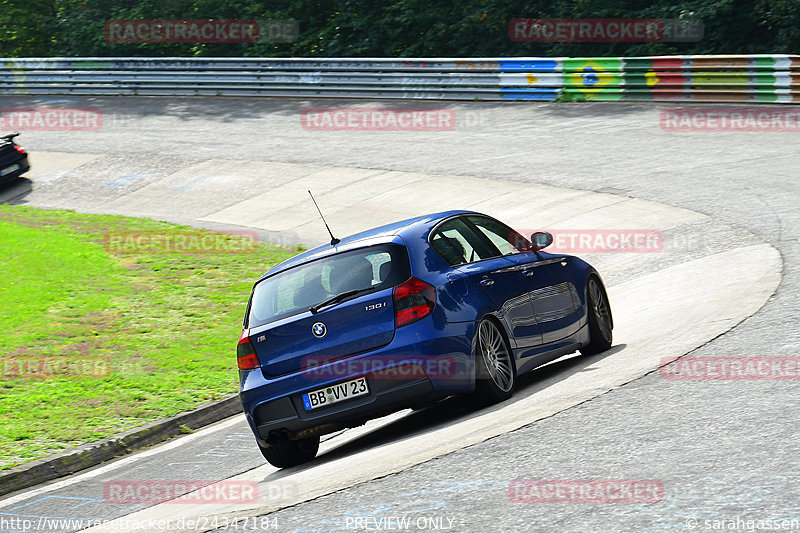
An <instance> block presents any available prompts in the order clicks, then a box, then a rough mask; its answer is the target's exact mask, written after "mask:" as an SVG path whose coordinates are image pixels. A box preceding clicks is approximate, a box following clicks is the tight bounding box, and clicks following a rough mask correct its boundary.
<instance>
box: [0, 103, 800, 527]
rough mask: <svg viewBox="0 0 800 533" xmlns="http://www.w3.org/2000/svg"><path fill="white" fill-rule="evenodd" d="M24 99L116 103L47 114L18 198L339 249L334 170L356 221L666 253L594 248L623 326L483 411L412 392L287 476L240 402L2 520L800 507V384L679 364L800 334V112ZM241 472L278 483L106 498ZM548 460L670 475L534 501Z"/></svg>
mask: <svg viewBox="0 0 800 533" xmlns="http://www.w3.org/2000/svg"><path fill="white" fill-rule="evenodd" d="M4 104H5V105H7V106H9V107H20V108H21V107H34V106H42V105H52V106H68V107H95V108H98V109H100V110H102V113H103V127H102V129H100V130H98V131H89V132H33V131H31V132H25V133H23V135H22V136H21V137H20V139H19V141H20V143H21V144H23V145H25V146H26V147H27V148H28V149H29V151H30V152H31V162H32V163H33V165H34V167H33V170H32V172H31V173H30V174H29V175H28V177H29V178H30V179H31V180H32V181H33V186H32V190H31V191H30V192H29V193H26V194H24V195H23V196H21V197H20V198H19V199H18V200H17V201H18V202H20V203H28V204H30V205H34V206H41V207H57V208H70V209H76V210H80V211H86V212H104V213H120V214H129V215H134V216H149V217H153V218H159V219H165V220H172V221H177V222H184V223H186V222H188V223H192V224H194V225H198V226H204V227H210V228H232V227H253V228H257V229H259V235H260V236H261V237H262V238H265V239H269V240H272V241H275V242H282V243H291V244H294V243H297V242H302V243H304V244H316V243H320V242H324V241H325V237H326V234H325V233H324V226H322V225H321V222H320V221H319V219H318V217H317V216H316V214H315V211H314V208H313V205H311V204H310V203H309V202H308V201H307V200H306V196H305V189H306V188H311V189H312V190H313V191H315V195H316V197H317V200H318V202H319V203H320V206H321V207H322V208H323V210H324V211H325V212H326V216H327V217H328V222H329V224H330V225H331V227H332V229H333V230H334V232H335V233H340V234H342V235H343V234H347V233H352V232H354V231H357V230H358V229H365V228H368V227H372V226H375V225H378V224H380V223H382V222H386V221H389V220H396V219H399V218H404V217H407V216H412V215H414V214H418V213H423V212H431V211H437V210H442V209H447V208H454V207H461V208H472V209H476V210H480V211H484V212H487V213H488V214H491V215H494V216H497V217H499V218H500V219H502V220H504V221H507V222H510V223H511V224H512V225H513V226H515V227H516V228H517V229H520V230H523V229H527V230H534V229H561V228H571V229H581V228H583V229H590V228H600V229H612V230H624V229H627V230H632V229H640V230H643V229H650V230H653V229H654V230H658V231H660V232H661V234H662V235H663V248H661V249H659V250H658V251H657V252H655V253H597V254H580V255H582V256H584V257H586V259H588V260H589V261H590V262H592V263H593V264H595V265H596V266H597V268H598V269H599V271H600V272H601V274H603V276H604V279H605V281H606V283H607V285H608V286H609V293H610V299H611V304H612V308H613V311H614V317H615V326H616V327H615V346H614V347H613V348H612V349H611V350H609V351H608V352H606V353H603V354H599V355H597V356H594V357H592V358H581V357H577V356H569V357H566V358H563V359H561V360H559V361H558V362H556V363H554V364H551V365H548V366H547V367H544V368H541V369H539V370H537V371H535V372H534V373H532V374H530V375H528V376H526V377H524V378H523V379H522V380H521V382H520V384H519V389H518V391H517V393H516V395H515V396H514V398H512V400H510V401H509V402H506V403H504V404H501V405H498V406H495V407H492V408H488V409H484V410H480V411H472V410H470V409H468V408H466V407H465V406H463V404H462V402H460V401H458V400H457V399H451V400H448V401H446V402H443V403H442V404H440V405H437V406H435V407H432V408H429V409H426V410H423V411H416V412H404V413H398V414H396V415H393V416H391V417H387V418H386V419H382V420H378V421H374V422H371V423H369V424H367V425H366V426H364V427H362V428H357V429H355V430H349V431H345V432H342V433H340V434H336V435H333V436H330V437H329V438H327V439H326V440H325V442H324V443H323V446H322V448H321V452H320V455H319V456H318V458H317V459H316V460H315V461H313V462H312V463H310V464H308V465H305V466H303V467H299V468H294V469H289V470H285V471H277V470H276V469H274V468H272V467H270V466H269V465H267V464H266V463H265V462H264V460H263V459H262V458H261V456H260V454H259V452H258V451H257V449H256V447H255V445H254V443H253V442H252V436H251V435H250V433H249V430H248V429H247V428H246V425H245V423H244V421H243V418H242V417H234V418H232V419H229V420H226V421H223V422H220V423H218V424H215V425H214V426H211V427H209V428H206V429H204V430H202V431H199V432H197V433H195V434H192V435H189V436H185V437H181V438H178V439H175V440H173V441H171V442H169V443H166V444H164V445H161V446H158V447H155V448H152V449H150V450H148V451H145V452H142V453H138V454H134V455H131V456H128V457H124V458H121V459H118V460H116V461H113V462H110V463H108V464H106V465H102V466H99V467H97V468H95V469H92V470H89V471H86V472H82V473H79V474H76V475H74V476H72V477H70V478H65V479H62V480H59V481H56V482H54V483H51V484H48V485H45V486H42V487H37V488H34V489H30V490H27V491H23V492H21V493H18V494H14V495H11V496H9V497H6V498H4V499H2V500H0V531H14V532H16V531H23V530H24V529H25V528H23V527H22V526H21V525H20V523H19V522H14V523H11V522H5V523H3V522H2V520H3V519H6V520H11V519H19V520H23V519H25V520H30V521H31V522H30V524H29V525H31V524H32V526H31V527H29V528H28V530H33V529H34V528H35V527H37V526H42V525H44V526H46V527H38V530H46V531H75V530H78V529H83V528H85V527H87V526H88V525H90V522H88V521H89V520H111V519H115V518H122V517H124V518H125V519H127V520H129V522H127V523H126V526H125V527H124V529H126V530H134V529H138V530H141V531H159V530H161V531H163V530H164V528H163V527H162V528H159V527H157V526H154V525H153V522H150V521H158V520H165V521H172V523H171V526H172V528H173V529H172V530H173V531H175V530H186V531H206V530H214V529H219V530H222V529H254V526H258V527H255V529H264V530H276V531H348V530H350V531H366V530H370V531H380V530H383V531H386V530H403V529H407V530H412V531H415V530H426V531H427V530H437V529H438V530H450V531H543V532H550V531H565V532H567V531H587V532H594V531H597V532H607V531H608V532H610V531H647V532H650V531H652V532H659V531H707V530H714V529H717V530H719V529H724V528H723V527H719V524H720V523H723V522H724V521H725V520H732V521H733V522H734V523H736V521H737V520H739V521H740V522H741V524H743V525H741V526H740V527H739V528H738V529H740V530H741V529H746V524H747V523H748V522H747V521H753V523H755V522H757V521H774V520H783V519H787V520H789V521H791V520H792V519H794V520H795V521H797V520H800V503H798V502H800V488H798V487H800V484H798V477H799V476H800V471H799V470H798V466H797V457H798V453H797V452H798V449H799V448H800V445H798V443H797V439H796V427H797V420H798V415H799V414H800V406H799V405H798V394H797V392H798V387H797V379H796V378H795V379H780V380H778V379H771V380H700V381H694V380H670V379H665V378H664V376H663V374H662V373H660V372H659V371H658V370H657V369H658V367H659V365H661V364H663V361H664V358H673V357H678V356H683V355H685V354H689V353H691V355H692V356H699V355H703V356H726V357H754V356H771V357H772V356H793V357H796V356H797V355H798V354H797V348H798V347H799V346H800V333H798V332H797V328H796V325H797V324H798V322H800V312H799V311H798V305H797V303H796V302H797V299H798V296H800V284H798V227H800V224H799V222H800V209H798V207H797V205H796V204H797V202H798V200H800V186H799V185H798V184H797V180H796V177H797V170H796V165H795V164H793V163H795V160H796V158H797V155H798V149H797V146H798V143H797V138H796V136H797V133H793V132H704V131H696V132H674V131H665V130H663V129H662V128H661V125H660V120H659V118H660V111H661V109H673V108H671V107H669V106H655V105H632V104H609V105H605V104H520V103H507V104H491V105H489V104H481V103H472V104H448V103H438V104H424V105H421V104H413V105H411V104H398V105H397V106H395V105H394V104H393V107H404V106H408V107H417V108H418V107H421V106H431V107H434V106H436V107H446V108H448V109H452V110H453V111H454V113H455V117H456V126H455V128H453V129H452V130H448V131H397V132H364V131H360V132H341V131H313V130H308V129H305V128H304V127H303V126H302V124H301V119H300V114H301V111H302V110H303V109H306V108H308V107H312V106H313V107H322V106H324V107H336V106H351V107H352V106H365V105H367V104H357V103H353V102H339V101H325V102H324V103H319V102H314V103H311V102H306V101H295V100H282V99H281V100H279V99H275V100H265V99H234V98H231V99H225V98H220V99H201V98H197V99H185V100H170V99H160V98H124V99H113V98H106V99H79V100H76V99H67V100H63V101H58V100H54V99H43V98H40V99H37V98H22V97H20V98H7V99H4ZM375 105H378V104H375ZM767 109H769V108H767ZM782 109H784V108H782ZM242 305H244V302H243V303H242ZM232 350H233V348H232ZM231 353H232V354H233V351H232V352H231ZM232 360H233V356H232ZM230 478H235V479H238V480H242V481H252V482H256V483H258V487H259V498H258V501H256V502H250V503H244V504H243V503H238V504H194V505H186V504H174V503H163V504H159V505H153V506H148V505H143V504H138V505H129V504H115V503H107V502H106V500H105V498H104V493H103V487H104V484H105V483H106V482H109V481H119V480H156V479H170V480H190V479H195V480H225V479H230ZM525 479H546V480H603V479H610V480H620V479H624V480H651V481H654V482H657V483H658V484H659V486H660V487H662V494H661V495H660V497H659V498H658V501H656V502H651V503H642V502H611V503H597V502H595V503H582V502H574V501H573V502H568V501H560V502H558V503H543V502H531V501H526V502H519V501H514V498H513V491H510V485H511V484H512V482H513V481H514V480H525ZM255 517H266V518H260V519H259V520H258V521H256V520H255ZM198 518H199V520H198ZM58 520H67V521H66V522H58ZM68 520H72V522H69V521H68ZM134 520H135V521H137V522H134ZM181 520H182V521H181ZM188 520H195V522H193V523H191V524H189V522H187V521H188ZM248 520H249V521H248ZM234 521H237V523H238V526H237V527H235V528H234V527H231V526H230V525H229V526H228V527H224V526H225V524H231V523H232V522H234ZM715 524H716V525H717V527H716V528H715V527H714V526H715ZM99 529H104V530H106V531H110V530H119V529H120V527H119V523H117V524H114V523H111V524H107V525H106V526H105V527H104V528H102V527H94V528H92V530H99ZM728 529H731V528H728ZM795 529H800V525H795Z"/></svg>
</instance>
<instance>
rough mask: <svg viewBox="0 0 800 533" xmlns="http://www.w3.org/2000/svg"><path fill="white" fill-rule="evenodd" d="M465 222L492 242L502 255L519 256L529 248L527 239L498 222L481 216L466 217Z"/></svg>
mask: <svg viewBox="0 0 800 533" xmlns="http://www.w3.org/2000/svg"><path fill="white" fill-rule="evenodd" d="M467 220H469V221H470V222H471V223H472V224H474V225H475V227H477V228H478V230H479V231H480V232H481V233H483V234H484V235H485V236H486V238H488V239H489V240H490V241H492V244H494V245H495V246H496V247H497V249H498V250H500V252H501V253H502V254H503V255H514V254H520V253H523V252H525V251H527V250H530V248H531V244H530V242H529V241H528V239H526V238H525V237H523V236H522V235H520V234H519V233H518V232H516V231H514V230H513V229H511V228H509V227H508V226H506V225H505V224H503V223H502V222H500V221H498V220H495V219H493V218H489V217H482V216H468V217H467Z"/></svg>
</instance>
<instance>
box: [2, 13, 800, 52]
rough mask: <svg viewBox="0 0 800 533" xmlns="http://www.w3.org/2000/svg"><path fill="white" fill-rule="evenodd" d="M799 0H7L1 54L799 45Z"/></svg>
mask: <svg viewBox="0 0 800 533" xmlns="http://www.w3.org/2000/svg"><path fill="white" fill-rule="evenodd" d="M514 18H660V19H682V20H694V21H701V22H702V23H703V25H704V27H705V35H704V38H703V39H702V40H700V41H698V42H688V43H667V42H658V43H619V42H618V43H522V42H514V41H512V40H511V38H510V37H509V33H508V25H509V21H510V20H511V19H514ZM113 19H126V20H128V19H150V20H152V19H228V20H230V19H271V20H276V19H277V20H281V19H293V20H295V21H297V24H298V26H299V29H300V34H299V36H298V37H297V39H296V40H295V41H294V42H291V43H272V42H268V41H263V40H262V41H260V42H255V43H244V44H235V43H188V44H186V43H183V44H182V43H169V44H161V43H158V44H157V43H143V44H124V43H112V42H108V41H107V40H106V38H105V36H104V33H103V28H104V24H105V22H106V21H108V20H113ZM798 47H800V0H650V1H645V0H439V1H438V2H432V1H430V0H385V1H384V0H340V1H339V2H330V1H325V0H273V1H271V2H269V3H266V2H262V1H257V0H139V1H137V2H132V3H128V2H121V1H119V0H0V56H2V57H34V56H101V57H102V56H151V57H166V56H184V57H185V56H231V57H235V56H245V57H247V56H249V57H262V56H263V57H270V56H272V57H287V56H293V57H356V56H359V57H366V56H371V57H433V56H438V57H500V56H561V55H564V56H594V55H597V56H622V55H650V54H726V53H793V52H797V51H798Z"/></svg>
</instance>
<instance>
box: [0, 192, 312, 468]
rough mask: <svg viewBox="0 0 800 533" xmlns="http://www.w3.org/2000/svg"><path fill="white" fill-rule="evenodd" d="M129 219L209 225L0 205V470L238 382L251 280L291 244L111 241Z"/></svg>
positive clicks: (161, 226) (140, 228) (177, 229)
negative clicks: (234, 246)
mask: <svg viewBox="0 0 800 533" xmlns="http://www.w3.org/2000/svg"><path fill="white" fill-rule="evenodd" d="M127 232H132V233H133V234H136V235H141V234H144V235H147V236H153V235H168V236H170V237H173V238H174V237H176V236H180V237H187V238H195V239H202V238H203V237H206V238H207V239H210V237H209V236H214V239H216V238H217V237H216V234H213V233H212V232H208V231H204V230H197V229H193V228H189V227H186V226H176V225H172V224H167V223H162V222H155V221H149V220H140V219H134V218H127V217H118V216H107V215H86V214H79V213H75V212H72V211H51V210H38V209H34V208H30V207H24V206H13V207H11V206H0V273H2V276H3V280H2V283H0V331H2V335H0V357H1V358H2V359H1V360H0V469H4V468H9V467H11V466H14V465H17V464H21V463H24V462H26V461H30V460H32V459H36V458H40V457H44V456H47V455H50V454H52V453H56V452H58V451H61V450H63V449H65V448H68V447H70V446H74V445H78V444H82V443H86V442H91V441H94V440H98V439H102V438H106V437H110V436H113V435H115V434H117V433H119V432H121V431H125V430H127V429H131V428H134V427H137V426H140V425H142V424H145V423H147V422H150V421H153V420H157V419H160V418H164V417H168V416H172V415H175V414H177V413H179V412H181V411H185V410H188V409H191V408H193V407H196V406H197V405H199V404H202V403H204V402H207V401H210V400H215V399H219V398H221V397H223V396H224V395H226V394H229V393H233V392H236V391H237V385H238V382H237V371H236V362H235V359H236V355H235V353H236V341H237V339H238V336H239V333H240V331H241V321H242V316H243V313H244V309H245V306H246V303H247V297H248V296H249V292H250V288H251V287H252V284H253V282H254V281H255V279H256V278H257V277H258V276H259V275H260V274H261V273H263V272H264V271H265V270H267V269H268V268H269V267H270V266H272V265H273V264H275V263H277V262H279V261H282V260H284V259H287V258H289V257H291V256H292V255H294V254H295V253H297V250H295V249H287V248H280V247H277V246H272V245H266V244H259V245H257V246H255V247H252V248H251V249H250V251H246V252H240V253H231V252H229V251H225V250H221V249H216V248H215V249H214V250H212V251H210V252H204V253H194V252H190V251H187V250H185V249H183V250H181V251H175V250H171V251H170V250H148V249H144V248H142V247H139V248H130V249H126V250H125V253H118V251H117V252H114V253H112V252H111V246H110V245H109V242H110V241H109V234H111V235H112V236H117V237H119V235H124V236H125V238H127V236H128V235H129V233H127ZM154 232H155V233H154ZM214 239H210V240H208V241H207V242H220V241H219V240H217V241H214ZM186 242H190V241H186ZM186 429H187V430H188V429H189V428H186Z"/></svg>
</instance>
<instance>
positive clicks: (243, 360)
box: [236, 329, 261, 370]
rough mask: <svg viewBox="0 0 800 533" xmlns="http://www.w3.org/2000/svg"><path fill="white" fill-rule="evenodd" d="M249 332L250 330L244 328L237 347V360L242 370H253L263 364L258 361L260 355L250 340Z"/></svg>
mask: <svg viewBox="0 0 800 533" xmlns="http://www.w3.org/2000/svg"><path fill="white" fill-rule="evenodd" d="M248 333H249V331H248V330H246V329H245V330H242V336H241V337H240V338H239V345H238V346H237V347H236V361H237V362H238V364H239V369H240V370H253V369H254V368H258V367H259V366H261V363H259V362H258V357H256V349H255V347H254V346H253V343H252V342H250V337H249V336H248Z"/></svg>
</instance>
